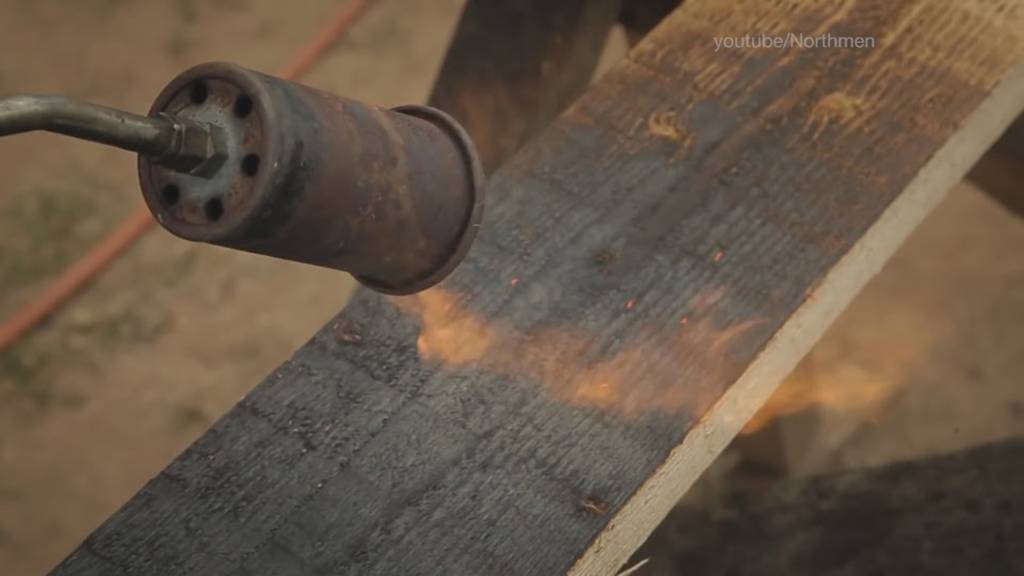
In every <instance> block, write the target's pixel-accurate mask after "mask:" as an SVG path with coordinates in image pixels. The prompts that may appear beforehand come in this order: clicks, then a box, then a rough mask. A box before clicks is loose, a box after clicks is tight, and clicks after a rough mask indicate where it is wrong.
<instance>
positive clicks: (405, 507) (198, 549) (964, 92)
mask: <svg viewBox="0 0 1024 576" xmlns="http://www.w3.org/2000/svg"><path fill="white" fill-rule="evenodd" d="M758 30H771V31H780V32H781V33H786V32H789V31H792V32H794V33H803V34H806V35H810V36H813V37H819V36H820V35H824V34H826V33H830V34H832V35H833V36H841V37H853V36H865V37H871V38H874V39H875V42H876V45H875V47H874V48H864V49H854V48H846V49H843V48H822V47H818V48H799V47H795V46H790V47H789V48H786V49H754V48H747V49H716V42H715V40H716V38H718V39H721V38H724V37H731V38H734V39H735V38H740V37H742V36H744V35H746V34H751V33H756V31H758ZM1022 30H1024V5H1022V3H1021V2H1019V1H1014V2H1011V1H1008V0H965V1H964V2H959V3H956V4H951V3H949V2H945V1H942V0H908V1H905V2H888V1H884V0H849V1H843V0H819V1H817V2H752V3H748V4H745V5H744V7H743V9H737V8H736V7H735V6H734V4H733V2H731V1H726V0H692V1H687V2H686V3H685V4H684V5H683V6H682V7H681V8H679V9H678V10H677V11H676V12H674V13H673V14H672V15H671V16H669V17H668V18H667V19H666V20H665V21H663V22H662V23H661V24H660V25H659V26H658V27H657V28H656V29H655V30H654V31H653V32H651V33H650V34H649V35H648V36H647V37H646V38H645V39H644V40H643V41H642V42H641V43H640V44H638V45H637V47H636V48H635V49H634V50H633V51H632V52H631V53H630V55H629V57H628V58H627V59H626V60H625V61H623V62H622V63H621V64H619V65H617V66H616V67H615V68H614V69H613V70H611V71H610V72H609V73H608V74H607V75H606V76H605V77H604V78H603V79H602V80H601V81H600V82H599V83H598V84H596V85H595V86H594V87H593V88H591V89H590V90H589V91H588V92H587V93H586V94H585V95H584V96H583V97H582V98H581V99H580V100H579V101H577V102H576V103H575V104H574V105H572V106H571V107H570V109H569V110H568V111H566V112H565V113H564V114H563V115H562V116H561V117H559V118H558V119H557V120H556V121H555V122H554V123H553V124H552V125H551V126H550V127H549V128H548V129H546V130H545V131H544V132H543V133H542V134H541V135H540V136H539V137H538V138H536V139H535V140H533V141H532V142H531V143H529V144H527V145H526V146H525V147H524V148H523V149H522V150H521V151H520V152H519V153H518V154H517V155H516V156H515V157H514V158H512V159H511V160H510V161H509V162H507V163H506V164H504V165H503V167H502V168H501V170H499V171H498V172H497V173H496V174H495V175H494V177H493V178H492V181H491V186H490V191H489V200H488V201H489V205H488V207H487V213H486V215H485V220H484V227H483V229H482V230H481V232H480V236H479V238H478V240H477V243H476V245H475V246H474V248H473V250H472V251H471V253H470V255H469V257H468V258H467V260H466V261H465V263H464V264H463V265H462V266H461V267H460V268H459V269H458V270H457V271H456V273H455V274H454V275H453V276H452V277H451V278H450V279H449V280H448V281H446V283H445V284H444V285H443V286H442V287H441V288H438V289H435V290H431V291H428V292H426V293H424V294H421V295H418V296H414V297H407V298H388V297H382V296H378V295H375V294H370V293H367V292H363V293H361V294H360V295H358V296H357V297H356V299H355V300H354V301H353V302H352V303H351V304H350V305H349V307H348V308H347V309H346V310H345V311H344V312H343V313H341V314H340V315H339V316H338V317H337V318H335V319H334V320H332V321H331V322H330V323H328V325H327V326H326V327H325V328H324V329H323V330H321V331H320V332H319V333H318V334H317V335H316V336H315V337H314V338H313V340H311V341H310V342H309V343H308V344H307V345H306V346H304V347H303V348H302V349H301V350H299V351H298V352H297V353H296V355H295V356H294V357H293V359H292V360H291V361H289V362H288V363H286V364H285V365H283V366H281V367H280V368H279V369H278V370H277V371H276V372H274V373H273V374H271V375H270V377H268V378H267V380H265V381H264V382H263V383H261V384H260V385H259V386H257V387H256V388H255V389H254V390H253V391H252V392H251V393H250V394H249V395H248V396H247V397H246V398H245V399H243V400H242V401H241V402H240V403H239V405H238V406H236V407H235V408H234V409H233V410H231V411H230V412H229V413H228V414H227V415H226V416H225V417H224V418H222V419H221V420H220V421H219V422H217V423H216V424H215V425H214V426H213V428H211V429H210V430H209V431H208V432H207V433H206V434H205V435H204V436H203V437H202V438H201V439H199V440H198V441H197V442H196V443H195V444H194V445H193V446H192V447H190V448H189V449H188V450H187V451H186V452H185V453H184V454H182V455H181V456H180V457H179V458H178V459H177V460H175V461H174V462H173V463H171V464H170V465H169V466H168V467H167V469H165V470H164V471H163V472H162V473H161V474H160V475H159V476H158V477H157V478H155V479H154V480H152V481H151V482H150V483H148V484H147V485H146V486H145V487H144V488H143V489H142V490H141V491H140V492H139V493H138V494H137V495H136V496H135V497H134V498H133V499H132V500H131V501H129V502H128V503H127V504H126V505H125V506H124V508H122V509H121V510H120V511H119V512H117V513H116V514H115V515H114V516H112V517H111V518H110V520H108V521H107V522H106V523H105V524H104V525H103V526H101V527H100V528H99V529H97V530H96V531H95V532H94V533H93V534H92V535H91V536H90V537H89V538H88V539H87V540H86V541H85V542H84V543H83V544H82V546H81V547H80V548H79V549H78V550H76V551H75V552H74V553H73V554H72V555H71V556H70V557H69V558H68V559H67V560H66V561H65V562H64V563H62V564H61V565H60V566H59V567H58V568H57V569H56V570H55V571H54V574H58V575H72V574H154V575H162V574H168V575H170V574H175V575H178V574H275V575H293V574H294V575H299V574H338V573H359V574H453V575H456V574H473V575H477V574H560V573H566V572H569V573H571V574H583V575H592V574H611V573H614V572H615V570H616V569H617V567H618V566H619V565H621V563H622V562H623V561H625V560H626V558H627V557H628V556H629V554H630V553H631V552H632V551H633V550H634V549H636V547H637V546H639V544H640V543H641V542H642V541H643V539H644V538H645V537H646V536H647V534H649V533H650V531H651V530H653V528H654V527H655V525H656V524H657V523H658V522H659V521H660V520H661V519H662V518H663V517H664V515H665V514H666V513H667V512H668V510H669V509H670V508H671V507H672V505H673V504H674V503H675V502H676V500H678V498H679V497H680V496H681V495H682V494H683V493H684V492H685V490H686V489H687V488H688V487H689V486H690V485H691V484H692V483H693V481H694V480H695V479H696V478H697V477H698V476H699V475H700V473H701V471H702V470H704V468H705V467H706V466H707V465H708V464H709V463H710V462H711V461H712V460H713V459H714V457H715V456H716V455H717V454H718V453H719V452H720V451H721V449H722V448H723V447H724V446H725V445H726V444H727V443H728V442H729V440H730V439H731V438H732V437H733V436H734V435H735V433H736V432H737V430H739V428H740V427H741V426H742V425H743V424H744V422H745V421H746V420H747V419H748V418H749V417H750V416H751V414H752V413H753V412H754V411H755V410H756V409H757V407H758V406H759V405H760V404H761V403H762V402H763V401H764V400H765V398H766V397H767V396H768V394H769V393H770V392H771V391H772V389H773V388H774V386H775V385H776V384H777V383H778V382H779V380H781V379H782V377H783V376H784V375H785V374H786V373H787V372H788V371H789V370H790V369H791V368H792V367H793V365H794V364H795V363H796V362H797V360H798V359H799V358H800V357H801V356H802V355H803V354H804V353H805V352H806V351H807V350H808V349H809V347H810V346H811V345H812V344H813V342H814V341H815V340H817V339H818V338H819V337H820V335H821V333H822V332H823V331H824V329H825V327H826V326H827V325H828V324H829V322H831V321H832V320H833V319H834V318H835V317H836V315H838V313H839V311H840V310H841V309H842V308H843V306H845V304H846V303H848V302H849V300H850V299H851V298H852V297H853V295H854V294H856V292H857V291H858V290H859V289H860V288H861V287H862V286H863V284H864V283H865V282H866V281H867V279H868V278H869V277H870V276H872V275H873V274H874V273H875V272H877V270H878V269H879V268H880V267H881V265H882V263H883V262H884V261H885V260H886V258H888V256H889V255H890V254H891V253H892V252H893V250H895V248H896V246H897V245H898V244H899V242H900V241H901V240H902V239H903V238H904V237H905V236H906V235H907V234H908V233H909V231H910V230H911V229H913V228H914V226H916V224H917V223H918V222H919V221H920V220H921V219H922V218H923V217H924V215H925V214H926V213H927V212H928V210H929V209H930V208H931V207H932V206H933V205H934V204H935V203H936V202H937V201H938V199H939V198H940V197H941V196H942V193H943V192H944V191H945V190H946V189H947V188H949V187H950V186H951V185H952V184H953V183H955V182H956V181H958V180H959V179H960V178H961V177H962V176H963V174H964V173H965V172H966V171H967V169H968V167H970V165H971V164H972V163H973V162H974V161H975V160H976V159H977V158H978V156H979V155H980V154H981V153H982V152H983V151H984V150H985V149H986V148H988V146H989V145H990V144H991V143H992V142H993V141H994V140H995V138H996V137H997V136H998V135H999V133H1000V132H1001V131H1002V130H1003V129H1004V128H1005V127H1006V126H1007V125H1008V124H1009V123H1010V121H1011V120H1012V119H1013V118H1014V117H1015V116H1016V115H1017V114H1018V113H1019V112H1020V110H1021V108H1022V104H1024V66H1022V62H1024V39H1022V38H1021V31H1022Z"/></svg>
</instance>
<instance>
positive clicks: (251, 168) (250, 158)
mask: <svg viewBox="0 0 1024 576" xmlns="http://www.w3.org/2000/svg"><path fill="white" fill-rule="evenodd" d="M259 171H260V157H259V155H257V154H246V156H245V158H242V173H244V174H245V175H246V176H255V175H256V173H257V172H259Z"/></svg>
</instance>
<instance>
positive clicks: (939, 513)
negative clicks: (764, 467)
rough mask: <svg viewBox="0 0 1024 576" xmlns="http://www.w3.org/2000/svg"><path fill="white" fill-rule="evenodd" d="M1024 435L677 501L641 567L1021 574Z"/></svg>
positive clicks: (745, 572)
mask: <svg viewBox="0 0 1024 576" xmlns="http://www.w3.org/2000/svg"><path fill="white" fill-rule="evenodd" d="M1022 479H1024V438H1017V439H1009V440H1003V441H1001V442H997V443H993V444H990V445H986V446H980V447H975V448H972V449H969V450H964V451H961V452H956V453H952V454H943V455H939V456H932V457H930V458H925V459H921V460H915V461H910V462H899V463H894V464H889V465H887V466H883V467H880V468H873V469H863V470H851V471H846V472H842V473H839V474H834V475H829V476H821V477H817V478H801V479H791V480H787V481H785V482H782V483H780V484H778V485H776V486H774V487H772V488H771V489H769V490H767V491H764V492H757V493H756V495H755V494H751V493H749V492H746V491H742V490H730V491H727V492H725V493H724V494H723V495H722V496H720V497H719V499H718V501H717V502H715V503H713V504H711V505H709V506H708V507H706V508H705V507H702V508H689V507H680V508H677V509H675V510H673V511H672V514H670V515H669V517H668V519H667V520H666V521H665V523H664V524H663V525H661V526H659V527H658V530H657V531H656V532H655V533H654V535H653V536H652V537H651V539H650V540H648V542H647V543H646V544H644V546H643V547H642V548H641V549H640V550H638V551H637V553H636V558H638V559H644V558H648V559H649V563H648V565H647V566H645V568H646V570H645V572H644V574H647V575H651V576H661V575H668V574H673V575H675V574H682V573H692V574H701V575H702V576H716V575H723V576H724V575H729V576H755V575H765V576H767V575H775V574H788V575H790V576H821V575H823V574H848V575H851V576H852V575H862V574H863V575H867V574H928V575H929V576H947V575H948V576H954V575H961V574H1020V573H1022V572H1024V514H1022V513H1021V511H1020V507H1021V506H1022V505H1024V481H1022Z"/></svg>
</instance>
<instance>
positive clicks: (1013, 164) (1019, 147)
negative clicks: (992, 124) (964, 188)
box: [967, 117, 1024, 217]
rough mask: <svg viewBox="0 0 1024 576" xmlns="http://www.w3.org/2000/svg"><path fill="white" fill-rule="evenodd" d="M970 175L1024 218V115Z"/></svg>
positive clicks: (1004, 134) (998, 200)
mask: <svg viewBox="0 0 1024 576" xmlns="http://www.w3.org/2000/svg"><path fill="white" fill-rule="evenodd" d="M967 177H968V178H969V179H970V180H971V181H972V182H974V183H975V184H976V185H977V186H978V187H979V188H981V189H982V190H984V191H985V192H986V193H987V194H988V195H989V196H991V197H992V198H993V199H995V200H996V201H997V202H999V203H1000V204H1002V205H1003V207H1004V208H1006V209H1007V210H1009V211H1011V212H1013V213H1014V214H1016V215H1018V216H1021V217H1024V185H1022V182H1024V117H1021V118H1018V119H1017V121H1016V122H1014V123H1013V124H1011V125H1010V127H1009V128H1007V130H1006V132H1004V133H1003V135H1002V136H1001V137H1000V138H999V140H997V141H996V143H995V145H994V146H992V149H991V150H989V151H988V152H987V153H986V154H985V155H984V156H982V157H981V160H979V161H978V163H977V164H975V165H974V167H973V168H971V171H970V173H968V174H967Z"/></svg>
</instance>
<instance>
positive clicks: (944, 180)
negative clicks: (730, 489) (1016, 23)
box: [568, 65, 1024, 576]
mask: <svg viewBox="0 0 1024 576" xmlns="http://www.w3.org/2000/svg"><path fill="white" fill-rule="evenodd" d="M1022 108H1024V65H1017V66H1016V67H1015V68H1014V69H1013V70H1012V71H1011V72H1010V73H1009V74H1008V75H1007V76H1006V77H1005V78H1004V79H1003V81H1002V82H1001V83H999V84H998V85H997V86H996V87H995V88H994V89H993V90H992V91H991V92H990V93H989V96H988V97H987V98H986V99H985V100H984V101H983V102H982V103H981V105H980V106H979V107H978V108H977V109H976V110H975V111H974V112H973V113H972V114H971V115H970V116H968V118H967V120H966V121H965V122H964V124H963V126H962V127H961V128H960V129H959V130H958V131H957V132H956V133H955V134H953V136H952V137H950V139H949V140H948V141H947V142H946V143H945V144H944V145H943V146H942V147H941V148H940V149H939V150H938V151H936V153H935V154H934V155H933V156H932V157H931V159H930V160H929V161H928V162H927V163H926V164H925V165H924V166H923V167H922V168H921V170H920V171H919V172H918V173H917V175H916V176H915V177H914V178H913V179H912V180H911V181H910V182H909V183H908V184H907V186H906V188H905V189H904V191H903V192H902V193H901V194H900V195H899V196H898V197H897V198H896V199H895V200H893V202H892V203H891V204H890V205H889V207H888V208H886V210H885V211H884V212H883V213H882V215H881V217H879V219H878V220H877V221H876V222H875V223H874V224H872V225H871V227H870V228H869V229H868V230H867V231H866V232H865V234H864V235H863V236H862V237H861V238H860V240H858V241H857V243H856V244H854V245H853V247H852V248H851V249H850V251H849V252H847V253H846V254H845V255H844V256H843V257H842V258H841V259H840V260H839V262H838V263H837V264H836V265H835V267H833V268H832V270H830V271H829V272H828V274H827V275H826V276H825V278H824V280H823V281H822V282H821V284H820V285H819V287H818V289H817V290H816V292H815V294H814V297H812V298H808V299H807V300H806V301H805V302H804V304H803V305H801V306H800V307H799V308H798V309H797V310H796V312H795V313H794V314H793V315H792V316H791V317H790V318H789V319H788V320H787V321H786V323H785V324H783V325H782V327H781V328H780V329H779V331H778V332H776V333H775V335H774V336H773V337H772V339H771V340H770V341H769V342H768V343H767V344H766V345H765V347H764V349H763V350H762V351H761V353H760V355H759V356H758V357H757V358H756V359H755V360H754V361H753V362H752V363H751V364H750V366H748V367H747V369H746V371H744V373H743V374H742V375H741V376H740V377H739V379H737V381H736V383H735V384H734V385H732V386H730V387H729V388H728V390H727V391H726V392H725V393H724V394H723V395H722V397H721V398H720V399H719V400H718V401H717V402H716V403H715V405H714V406H713V407H712V408H711V409H710V410H709V411H708V412H707V413H706V414H705V415H704V417H703V418H702V419H701V420H700V421H699V422H698V423H697V424H695V425H694V427H693V429H692V430H691V431H690V432H689V433H688V434H687V435H686V437H685V438H684V439H683V441H682V443H681V444H679V445H678V446H676V447H675V448H674V449H673V450H672V451H671V452H670V453H669V456H668V458H667V459H666V460H665V462H664V463H663V464H662V465H661V466H660V467H659V468H658V470H657V471H656V472H655V473H654V474H653V475H652V476H651V477H650V478H648V479H647V481H645V482H644V483H643V485H641V486H640V489H639V490H637V492H636V493H635V494H634V495H633V496H632V497H631V498H630V499H629V500H628V501H627V502H626V503H625V504H624V505H623V506H622V508H621V509H620V510H619V512H618V514H616V516H615V517H614V518H612V519H611V520H610V521H609V522H608V524H607V525H606V527H605V529H604V530H603V531H602V532H601V533H600V534H598V536H597V537H596V538H595V539H594V541H593V542H592V543H591V545H590V547H589V548H588V549H587V550H586V551H585V552H584V553H583V554H582V556H580V558H579V559H578V560H577V561H576V563H575V564H574V565H573V567H572V568H571V569H570V570H569V572H568V574H570V575H571V576H595V575H605V574H614V573H615V571H616V570H617V569H618V568H619V567H620V566H622V565H623V563H624V562H626V560H627V559H628V558H629V556H630V554H632V553H633V551H634V550H636V549H637V548H639V547H640V544H642V543H643V541H644V539H646V538H647V536H648V535H649V534H650V533H651V532H652V531H653V530H654V528H655V527H656V526H657V525H658V523H659V522H661V520H662V519H664V517H665V516H666V515H667V514H668V512H669V510H670V509H671V508H672V507H673V506H674V505H675V503H676V502H677V501H678V500H679V499H680V498H681V497H682V496H683V494H685V493H686V491H687V490H688V489H689V488H690V486H692V485H693V483H694V482H695V481H696V480H697V478H698V477H699V476H700V474H701V473H702V472H703V471H704V470H705V469H706V468H707V467H708V466H709V465H710V464H711V462H712V461H713V460H714V459H715V458H716V457H717V456H718V454H719V453H721V451H722V450H724V449H725V447H726V446H727V445H728V444H729V442H730V441H732V439H733V438H734V437H735V436H736V434H737V433H739V431H740V429H741V428H742V427H743V425H744V424H745V423H746V422H747V421H748V420H749V419H750V418H751V417H752V416H753V415H754V413H755V412H756V411H757V409H758V408H760V407H761V405H762V404H764V402H765V401H766V400H767V399H768V397H769V396H770V395H771V393H772V392H773V391H774V390H775V388H776V387H777V386H778V384H779V383H780V382H781V381H782V379H783V378H785V377H786V375H787V374H789V373H790V372H791V371H792V370H793V368H794V367H795V366H796V364H797V362H799V361H800V359H801V358H803V356H804V355H805V354H807V352H808V351H810V349H811V347H812V346H813V345H814V344H815V343H816V342H817V341H818V340H819V339H820V338H821V336H822V335H823V334H824V332H825V330H826V329H827V328H828V327H829V325H831V324H832V322H833V321H834V320H835V319H836V318H837V317H838V316H839V313H840V312H842V311H843V309H844V308H846V306H847V305H848V304H849V303H850V301H852V300H853V298H854V296H856V295H857V293H859V292H860V291H861V289H862V288H863V287H864V285H865V284H867V282H868V280H870V279H871V278H872V277H873V276H874V275H875V274H877V273H878V272H879V271H880V270H881V268H882V266H883V265H884V264H885V262H886V261H887V260H888V259H889V258H890V257H891V256H892V255H893V253H894V252H895V251H896V249H897V248H898V247H899V245H900V244H901V243H902V242H903V240H905V239H906V238H907V236H909V235H910V233H911V232H912V231H913V230H914V229H915V228H916V227H917V226H918V224H920V223H921V221H922V220H923V219H924V217H925V216H926V215H927V214H928V213H929V212H930V211H931V210H932V208H934V207H935V206H936V205H937V204H938V203H939V201H940V200H941V199H942V198H943V197H944V196H945V194H946V192H947V191H948V190H949V189H950V188H952V187H953V186H954V185H955V184H956V183H957V182H958V181H960V180H961V179H962V178H963V176H964V175H965V174H966V173H967V171H968V170H969V169H970V167H971V166H972V165H973V164H974V163H975V162H976V161H977V160H978V158H980V157H981V155H982V154H983V153H984V152H985V151H986V150H987V149H988V148H989V147H990V146H991V145H992V144H993V143H994V142H995V141H996V139H997V138H998V137H999V135H1000V134H1001V133H1002V131H1003V130H1004V129H1005V128H1006V127H1007V126H1008V125H1009V124H1010V123H1011V122H1013V119H1014V118H1016V117H1017V115H1018V114H1020V112H1021V111H1022Z"/></svg>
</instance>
